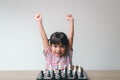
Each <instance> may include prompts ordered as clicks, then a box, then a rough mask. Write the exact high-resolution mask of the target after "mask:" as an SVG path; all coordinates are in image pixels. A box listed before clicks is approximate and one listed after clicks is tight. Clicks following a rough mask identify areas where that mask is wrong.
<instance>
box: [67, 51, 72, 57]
mask: <svg viewBox="0 0 120 80" xmlns="http://www.w3.org/2000/svg"><path fill="white" fill-rule="evenodd" d="M66 55H69V56H71V57H72V55H73V50H72V49H67V50H66Z"/></svg>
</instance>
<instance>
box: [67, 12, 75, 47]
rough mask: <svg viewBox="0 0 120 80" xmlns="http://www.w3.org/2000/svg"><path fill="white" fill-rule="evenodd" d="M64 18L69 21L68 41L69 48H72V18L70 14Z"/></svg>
mask: <svg viewBox="0 0 120 80" xmlns="http://www.w3.org/2000/svg"><path fill="white" fill-rule="evenodd" d="M66 19H67V20H68V21H69V23H70V25H69V32H68V41H69V48H70V49H72V46H73V37H74V18H73V16H72V15H71V14H68V15H67V16H66Z"/></svg>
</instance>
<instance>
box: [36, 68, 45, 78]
mask: <svg viewBox="0 0 120 80" xmlns="http://www.w3.org/2000/svg"><path fill="white" fill-rule="evenodd" d="M37 80H44V73H43V70H41V71H40V74H39V75H38V77H37Z"/></svg>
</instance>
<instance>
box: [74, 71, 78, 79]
mask: <svg viewBox="0 0 120 80" xmlns="http://www.w3.org/2000/svg"><path fill="white" fill-rule="evenodd" d="M74 78H75V80H77V79H78V73H77V70H76V71H75V74H74Z"/></svg>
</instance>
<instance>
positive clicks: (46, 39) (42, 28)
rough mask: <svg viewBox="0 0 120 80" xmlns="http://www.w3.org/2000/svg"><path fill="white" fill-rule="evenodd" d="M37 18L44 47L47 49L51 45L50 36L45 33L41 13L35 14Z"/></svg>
mask: <svg viewBox="0 0 120 80" xmlns="http://www.w3.org/2000/svg"><path fill="white" fill-rule="evenodd" d="M35 20H36V21H37V23H38V26H39V30H40V35H41V38H42V41H43V47H44V50H45V49H47V48H48V47H49V42H48V38H47V35H46V33H45V30H44V27H43V24H42V16H41V15H40V14H36V15H35Z"/></svg>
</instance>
